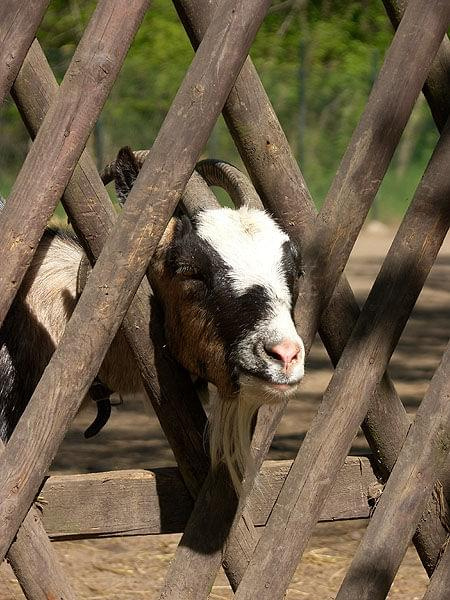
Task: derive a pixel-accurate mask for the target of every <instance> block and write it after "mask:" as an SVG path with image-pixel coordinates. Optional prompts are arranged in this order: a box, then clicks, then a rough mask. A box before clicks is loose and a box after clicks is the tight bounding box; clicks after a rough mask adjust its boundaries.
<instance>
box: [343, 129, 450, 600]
mask: <svg viewBox="0 0 450 600" xmlns="http://www.w3.org/2000/svg"><path fill="white" fill-rule="evenodd" d="M448 130H449V131H450V127H449V128H448ZM448 148H449V151H448V152H447V160H448V158H450V145H448ZM447 164H448V163H447ZM448 191H449V190H447V197H448ZM449 450H450V344H449V345H448V347H447V350H446V352H445V354H444V356H443V359H442V362H441V364H440V365H439V367H438V369H437V370H436V373H435V374H434V377H433V379H432V380H431V383H430V386H429V389H428V391H427V393H426V394H425V397H424V399H423V400H422V402H421V404H420V406H419V409H418V411H417V413H416V417H415V419H414V422H413V424H412V425H411V429H410V430H409V432H408V436H407V438H406V440H405V443H404V445H403V448H402V451H401V452H400V455H399V457H398V460H397V463H396V465H395V467H394V469H393V471H392V473H391V475H390V477H389V480H388V482H387V484H386V487H385V489H384V491H383V494H382V496H381V499H380V501H379V503H378V504H377V507H376V510H375V512H374V515H373V517H372V518H371V520H370V523H369V525H368V527H367V530H366V532H365V535H364V538H363V539H362V541H361V543H360V545H359V547H358V550H357V552H356V555H355V557H354V558H353V561H352V563H351V565H350V569H349V570H348V572H347V574H346V576H345V579H344V582H343V584H342V586H341V589H340V590H339V592H338V594H337V596H336V600H352V599H353V598H360V599H361V600H383V599H384V598H386V596H387V594H388V592H389V589H390V587H391V585H392V582H393V580H394V577H395V574H396V573H397V571H398V568H399V567H400V563H401V561H402V559H403V557H404V555H405V553H406V550H407V548H408V544H409V543H410V541H411V538H412V535H413V533H414V530H415V528H416V527H417V523H418V521H419V519H420V517H421V515H422V513H423V511H424V510H425V508H426V504H427V501H428V500H429V496H430V493H431V490H432V488H433V484H434V481H435V479H436V477H437V475H438V473H439V471H440V469H441V468H442V466H443V464H444V461H445V460H446V458H447V456H448V453H449ZM393 540H395V543H393ZM448 592H449V590H448V589H447V593H448Z"/></svg>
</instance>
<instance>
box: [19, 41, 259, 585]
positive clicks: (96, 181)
mask: <svg viewBox="0 0 450 600" xmlns="http://www.w3.org/2000/svg"><path fill="white" fill-rule="evenodd" d="M56 92H57V84H56V81H55V78H54V76H53V73H52V72H51V69H50V67H49V66H48V64H47V62H46V59H45V56H44V54H43V52H42V50H41V48H40V46H39V44H38V42H35V43H34V44H33V45H32V47H31V49H30V52H29V53H28V55H27V58H26V60H25V62H24V64H23V67H22V69H21V71H20V72H19V75H18V77H17V79H16V81H15V84H14V87H13V96H14V99H15V101H16V103H17V106H18V108H19V110H20V112H21V114H22V116H23V118H24V120H25V122H26V124H27V127H28V129H29V131H30V133H31V135H32V136H34V135H35V133H36V132H37V130H38V128H39V126H40V124H41V123H42V121H43V119H44V117H45V113H46V111H47V110H48V108H49V106H50V103H51V101H52V100H53V99H54V97H55V95H56ZM202 183H203V186H202V187H200V184H199V181H198V180H196V181H195V182H193V178H192V177H191V179H190V180H189V184H188V186H186V188H185V191H184V192H183V197H182V200H183V202H184V203H185V204H187V205H189V207H190V209H194V210H195V206H196V205H198V203H199V202H201V203H205V202H209V203H211V202H212V201H213V199H214V198H215V197H214V196H213V195H212V196H211V195H210V194H209V190H208V189H207V188H206V190H205V184H204V182H203V181H202ZM63 203H64V207H65V209H66V211H67V213H68V214H69V215H70V217H71V220H72V224H73V225H74V227H75V229H76V231H77V232H78V234H79V235H80V238H81V240H82V242H83V245H84V247H85V249H86V251H87V252H88V255H89V256H91V257H92V258H93V259H96V258H97V257H98V255H99V254H100V251H101V248H102V247H103V244H104V242H105V240H106V238H107V237H108V235H109V233H110V232H111V230H112V228H113V224H114V221H115V218H116V213H115V211H114V210H113V209H112V206H111V201H110V199H109V196H108V194H107V193H106V191H105V189H104V187H103V185H102V182H101V180H100V178H99V175H98V173H97V170H96V168H95V165H94V161H93V160H92V159H91V158H90V157H89V155H88V153H87V152H86V151H85V152H83V154H82V156H81V158H80V162H79V164H78V165H77V167H76V168H75V171H74V174H73V176H72V178H71V180H70V182H69V184H68V186H67V188H66V190H65V194H64V198H63ZM149 294H150V290H149V287H148V284H147V282H146V281H145V280H144V281H143V282H142V283H141V286H140V288H139V289H138V291H137V293H136V296H135V297H134V299H133V302H132V304H131V306H130V308H129V310H128V313H127V316H126V317H125V319H124V322H123V332H124V334H125V336H126V339H127V340H128V342H129V344H130V347H131V349H132V350H133V353H134V356H135V358H136V360H137V363H138V365H139V369H140V371H141V375H142V378H143V382H144V386H145V388H146V391H147V394H148V397H149V399H150V401H151V403H152V406H153V409H154V411H155V413H156V415H157V417H158V419H159V421H160V423H161V426H162V429H163V431H164V433H165V435H166V437H167V439H168V441H169V443H170V445H171V448H172V450H173V452H174V455H175V458H176V460H177V463H178V466H179V468H180V472H181V474H182V476H183V479H184V482H185V484H186V486H187V488H188V489H189V491H190V493H191V495H192V497H196V496H197V494H198V492H199V490H200V488H201V485H202V483H203V480H204V478H205V477H206V474H207V472H208V468H209V460H208V457H207V455H206V453H205V448H204V441H203V432H204V430H205V426H206V416H205V413H204V411H203V408H202V406H201V403H200V401H199V399H198V397H197V394H196V392H195V389H194V386H193V385H192V381H191V379H190V377H189V375H188V374H187V373H186V372H185V371H184V370H183V369H182V368H181V367H179V366H178V365H177V364H176V363H175V362H174V361H173V360H171V359H170V357H168V356H167V354H166V353H165V352H164V351H161V349H163V348H164V347H165V340H164V335H163V331H162V328H161V327H160V325H158V323H160V321H159V320H158V315H157V314H155V313H156V312H157V311H155V308H154V307H153V306H152V304H153V303H149V302H148V298H149ZM149 331H151V339H150V338H149V335H148V332H149ZM250 536H251V523H250V520H249V519H246V522H245V523H244V524H243V525H242V526H241V527H240V528H239V529H238V530H237V532H236V538H237V543H236V546H235V547H233V549H232V550H230V552H227V565H226V566H225V571H226V573H227V575H228V576H229V578H230V582H231V585H234V573H236V572H240V567H239V565H241V564H242V563H244V564H245V565H246V564H247V556H245V555H244V554H243V549H245V548H247V547H248V546H251V547H253V546H252V545H251V544H250V543H249V542H248V541H247V540H248V538H250Z"/></svg>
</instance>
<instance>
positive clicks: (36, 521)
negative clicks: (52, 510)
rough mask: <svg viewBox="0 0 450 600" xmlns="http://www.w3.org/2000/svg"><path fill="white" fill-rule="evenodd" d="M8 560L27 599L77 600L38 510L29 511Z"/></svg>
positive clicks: (10, 550)
mask: <svg viewBox="0 0 450 600" xmlns="http://www.w3.org/2000/svg"><path fill="white" fill-rule="evenodd" d="M7 558H8V562H9V563H10V565H11V567H12V569H13V571H14V574H15V576H16V577H17V580H18V582H19V584H20V587H21V588H22V591H23V593H24V594H25V597H26V598H27V600H48V599H49V598H63V599H64V600H75V598H76V596H75V593H74V592H73V590H72V588H71V585H70V583H69V581H68V580H67V576H66V575H65V573H64V570H63V568H62V566H61V564H60V562H59V559H58V553H57V549H56V548H54V547H53V546H52V544H51V542H50V540H49V539H48V536H47V533H46V531H45V529H44V526H43V524H42V520H41V514H40V512H39V510H38V509H37V508H36V507H34V506H33V507H31V508H30V510H29V511H28V513H27V515H26V517H25V519H24V521H23V523H22V525H21V526H20V529H19V531H18V532H17V536H16V538H15V540H14V542H13V543H12V544H11V547H10V548H9V551H8V555H7Z"/></svg>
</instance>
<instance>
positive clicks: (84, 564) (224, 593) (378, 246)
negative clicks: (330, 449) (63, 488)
mask: <svg viewBox="0 0 450 600" xmlns="http://www.w3.org/2000/svg"><path fill="white" fill-rule="evenodd" d="M392 235H393V232H392V231H390V230H388V229H386V228H384V227H382V226H380V227H369V229H366V230H365V231H364V233H363V234H362V235H361V237H360V239H359V240H358V243H357V245H356V247H355V249H354V252H353V254H352V257H351V259H350V261H349V265H348V268H347V271H346V272H347V276H348V278H349V280H350V283H351V285H352V287H353V289H354V291H355V294H356V295H357V298H358V301H359V302H360V303H361V304H362V303H363V302H364V299H365V297H366V295H367V292H368V290H369V289H370V286H371V284H372V282H373V280H374V278H375V277H376V274H377V272H378V269H379V266H380V262H381V260H382V258H383V257H384V255H385V253H386V251H387V249H388V247H389V244H390V241H391V238H392ZM449 300H450V240H449V239H447V240H446V243H445V244H444V247H443V249H442V251H441V253H440V255H439V258H438V260H437V262H436V265H435V267H434V268H433V270H432V272H431V274H430V276H429V278H428V281H427V284H426V287H425V289H424V291H423V293H422V294H421V297H420V299H419V301H418V303H417V306H416V308H415V310H414V314H413V316H412V318H411V320H410V322H409V323H408V326H407V327H406V329H405V331H404V334H403V336H402V339H401V341H400V344H399V346H398V348H397V349H396V351H395V354H394V356H393V357H392V360H391V365H390V373H391V376H392V378H393V380H394V381H395V384H396V387H397V389H398V391H399V393H400V396H401V398H402V400H403V402H404V403H405V406H406V407H407V410H408V411H409V412H411V413H414V411H415V410H416V408H417V406H418V404H419V403H420V401H421V399H422V397H423V394H424V392H425V391H426V389H427V385H428V382H429V380H430V378H431V376H432V374H433V372H434V369H435V368H436V366H437V365H438V363H439V360H440V357H441V355H442V352H443V350H444V348H445V346H446V344H447V341H448V334H449V330H450V328H449V324H450V302H449ZM331 372H332V370H331V367H330V363H329V360H328V358H327V356H326V354H325V352H324V350H323V348H322V345H321V343H320V341H316V343H315V344H314V347H313V349H312V352H311V355H310V357H309V360H308V368H307V377H306V379H305V382H304V384H303V390H302V394H301V398H300V399H299V400H298V401H296V402H293V403H292V404H291V405H290V407H289V409H288V411H287V413H286V415H285V417H284V419H283V421H282V423H281V425H280V427H279V430H278V433H277V435H276V437H275V439H274V443H273V446H272V449H271V452H270V458H274V459H275V458H291V457H293V456H295V453H296V451H297V450H298V447H299V445H300V443H301V440H302V439H303V437H304V435H305V431H306V430H307V427H308V424H309V423H310V421H311V419H312V416H313V414H314V411H315V410H316V408H317V406H318V403H319V402H320V398H321V396H322V394H323V392H324V390H325V388H326V386H327V383H328V381H329V378H330V376H331ZM90 418H91V417H90V415H88V414H82V415H79V417H78V418H77V420H76V422H75V423H74V425H73V427H72V429H71V430H70V432H69V433H68V434H67V436H66V439H65V441H64V443H63V445H62V447H61V449H60V452H59V454H58V456H57V458H56V460H55V463H54V465H53V467H52V471H56V472H59V473H69V472H71V473H74V472H90V471H102V470H111V469H124V468H146V467H147V468H148V467H155V466H164V465H171V464H174V459H173V456H172V453H171V451H170V448H169V447H168V444H167V442H166V441H165V439H164V436H163V435H162V434H161V431H160V428H159V425H158V422H157V420H156V418H155V417H150V418H149V417H148V415H147V414H145V413H144V412H143V411H142V409H141V406H140V403H139V402H137V401H127V403H126V404H125V405H123V406H121V407H118V408H115V409H114V411H113V415H112V418H111V420H110V422H109V424H108V426H107V428H106V429H105V430H104V431H103V432H102V433H101V434H100V435H98V436H97V437H95V438H94V439H92V440H90V441H84V440H83V439H82V431H83V430H84V429H85V427H86V425H87V424H88V422H89V421H90ZM352 452H353V453H360V454H361V453H366V452H367V446H366V444H365V440H364V439H363V437H362V436H361V435H359V436H358V437H357V438H356V439H355V442H354V446H353V449H352ZM124 502H126V498H124ZM365 526H366V522H365V521H354V522H345V523H331V524H329V523H325V524H320V525H318V526H317V528H316V531H315V534H314V536H313V537H312V539H311V541H310V544H309V547H308V550H307V552H306V553H305V554H304V556H303V558H302V561H301V563H300V564H299V566H298V569H297V571H296V573H295V576H294V579H293V581H292V583H291V585H290V587H289V590H288V593H287V596H286V597H287V598H288V599H289V600H298V599H305V600H308V599H309V600H329V599H332V598H334V597H335V593H336V591H337V589H338V588H339V585H340V582H341V581H342V578H343V577H344V574H345V571H346V569H347V567H348V565H349V564H350V561H351V558H352V555H353V554H354V552H355V550H356V548H357V546H358V543H359V540H360V539H361V537H362V535H363V533H364V528H365ZM179 537H180V536H177V535H164V536H149V537H135V538H122V539H110V540H108V539H105V540H84V541H76V542H59V543H58V544H57V550H58V551H59V553H60V558H61V562H62V563H63V564H64V567H65V569H66V571H67V573H68V574H69V576H70V578H71V580H72V582H73V586H74V588H75V590H76V593H77V597H78V598H80V599H83V600H100V599H109V600H126V599H135V598H136V599H142V600H153V599H156V598H158V590H159V589H160V587H161V585H162V583H163V580H164V575H165V572H166V569H167V566H168V564H169V562H170V560H171V558H172V556H173V553H174V551H175V549H176V545H177V542H178V540H179ZM0 576H2V583H3V588H2V589H0V600H17V599H19V598H23V595H22V593H21V592H20V589H19V586H18V584H17V582H16V581H15V579H14V576H13V574H12V572H11V571H10V569H9V567H8V566H7V565H6V563H4V564H3V565H2V566H1V567H0ZM426 582H427V577H426V575H425V572H424V570H423V568H422V567H421V565H420V563H419V560H418V558H417V555H416V554H415V550H414V548H410V549H409V550H408V553H407V555H406V557H405V559H404V561H403V564H402V567H401V569H400V571H399V573H398V575H397V578H396V580H395V582H394V584H393V587H392V589H391V592H390V594H389V598H390V599H391V600H414V599H416V598H417V599H419V598H421V597H422V596H423V593H424V591H425V589H426ZM210 598H211V599H212V600H221V599H223V600H225V599H228V598H232V593H231V591H230V589H229V586H228V585H227V580H226V578H225V577H224V575H223V574H222V573H221V574H219V575H218V577H217V580H216V582H215V585H214V587H213V589H212V592H211V595H210Z"/></svg>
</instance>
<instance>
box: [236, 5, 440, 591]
mask: <svg viewBox="0 0 450 600" xmlns="http://www.w3.org/2000/svg"><path fill="white" fill-rule="evenodd" d="M413 6H414V4H413V3H411V4H410V7H411V8H412V7H413ZM416 8H417V6H416ZM447 8H449V9H450V5H447ZM406 16H407V15H406V14H405V18H406ZM448 16H449V17H450V10H449V14H448ZM414 17H415V18H418V16H417V13H415V15H414ZM398 31H400V28H399V30H398ZM449 160H450V126H449V127H446V128H445V129H444V132H443V134H442V136H441V139H440V141H439V143H438V145H437V147H436V150H435V152H434V153H433V156H432V159H431V160H430V163H429V165H428V167H427V170H426V172H425V174H424V176H423V178H422V180H421V182H420V184H419V187H418V189H417V191H416V194H415V196H414V199H413V202H412V204H411V207H410V209H409V210H408V212H407V214H406V216H405V218H404V220H403V222H402V225H401V226H400V229H399V230H398V232H397V235H396V237H395V240H394V242H393V244H392V246H391V248H390V250H389V253H388V255H387V257H386V260H385V261H384V264H383V266H382V269H381V270H380V273H379V275H378V277H377V279H376V281H375V284H374V286H373V288H372V290H371V292H370V294H369V297H368V299H367V301H366V303H365V305H364V307H363V309H362V312H361V316H360V318H359V319H358V322H357V324H356V326H355V328H354V330H353V333H352V336H351V338H350V340H349V342H348V344H347V346H346V348H345V350H344V352H343V354H342V357H341V359H340V361H339V363H338V365H337V367H336V370H335V372H334V375H333V377H332V380H331V382H330V384H329V386H328V388H327V390H326V392H325V395H324V399H323V402H322V404H321V407H320V409H319V411H318V413H317V415H316V417H315V418H314V421H313V423H312V426H311V428H310V429H309V431H308V433H307V435H306V438H305V440H304V442H303V444H302V446H301V448H300V451H299V453H298V455H297V458H296V460H295V462H294V464H293V467H292V469H291V471H290V473H289V476H288V477H287V478H286V481H285V484H284V486H283V488H282V490H281V492H280V496H279V498H278V501H277V503H276V504H275V507H274V510H273V512H272V514H271V517H270V519H269V523H268V525H267V527H266V529H265V532H264V533H263V535H262V537H261V539H260V541H259V543H258V545H257V548H256V550H255V553H254V555H253V558H252V560H251V562H250V565H249V568H248V569H247V571H246V573H245V575H244V578H243V580H242V581H241V584H240V586H239V589H238V592H237V594H236V597H237V598H239V599H240V600H243V599H246V600H247V599H250V598H254V597H255V595H256V596H257V597H258V598H261V600H262V599H265V598H267V599H269V598H270V599H271V600H272V599H275V598H281V597H282V596H283V594H284V591H285V589H286V586H287V585H288V583H289V580H290V578H291V576H292V574H293V572H294V571H295V568H296V566H297V564H298V560H299V558H300V556H301V554H302V553H303V551H304V549H305V547H306V544H307V541H308V539H309V536H310V534H311V532H312V529H313V527H314V525H315V522H316V520H317V517H318V514H319V511H320V507H321V505H322V503H323V502H324V500H325V498H326V496H327V493H328V490H329V486H330V485H331V482H332V481H333V477H334V473H336V472H337V469H338V468H339V466H340V464H341V463H342V461H343V460H344V458H345V455H346V454H347V452H348V449H349V448H350V446H351V443H352V440H353V438H354V436H355V435H356V433H357V430H358V427H359V425H360V423H361V421H362V420H363V418H364V415H365V414H366V413H367V410H368V408H369V405H370V401H371V399H372V397H373V393H374V391H375V388H376V386H377V384H378V382H379V381H380V379H381V377H382V376H383V373H384V371H385V369H386V367H387V364H388V362H389V359H390V357H391V354H392V352H393V350H394V348H395V345H396V344H397V341H398V339H399V337H400V334H401V332H402V330H403V327H404V325H405V324H406V322H407V319H408V317H409V314H410V312H411V310H412V309H413V307H414V304H415V301H416V299H417V297H418V295H419V293H420V290H421V288H422V286H423V284H424V282H425V279H426V277H427V275H428V273H429V270H430V269H431V267H432V265H433V263H434V260H435V258H436V255H437V252H438V250H439V248H440V245H441V243H442V241H443V240H444V238H445V235H446V232H447V230H448V226H449V223H450V206H449V203H448V194H449V189H448V178H447V177H446V176H445V175H444V173H446V167H445V165H447V164H448V162H449Z"/></svg>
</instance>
